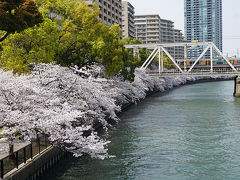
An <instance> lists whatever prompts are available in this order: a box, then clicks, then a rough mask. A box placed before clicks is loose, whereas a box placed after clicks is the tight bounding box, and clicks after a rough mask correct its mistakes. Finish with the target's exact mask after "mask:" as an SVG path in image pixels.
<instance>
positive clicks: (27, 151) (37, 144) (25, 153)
mask: <svg viewBox="0 0 240 180" xmlns="http://www.w3.org/2000/svg"><path fill="white" fill-rule="evenodd" d="M50 146H51V145H50V143H49V141H48V140H47V138H46V137H45V136H43V137H40V140H34V141H32V142H31V143H30V144H28V145H26V146H24V147H23V148H21V149H19V150H17V151H14V153H13V154H11V155H10V154H9V155H7V156H5V157H3V158H2V159H0V179H3V178H4V176H5V175H6V174H7V173H9V172H10V171H12V170H14V169H18V168H19V166H20V165H21V164H25V163H26V162H27V161H28V160H30V159H33V158H34V157H35V156H36V155H38V154H40V153H41V152H42V151H44V150H45V149H47V148H48V147H50Z"/></svg>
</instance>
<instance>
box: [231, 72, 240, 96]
mask: <svg viewBox="0 0 240 180" xmlns="http://www.w3.org/2000/svg"><path fill="white" fill-rule="evenodd" d="M234 83H235V86H234V93H233V95H234V96H235V97H240V77H239V76H236V77H235V79H234Z"/></svg>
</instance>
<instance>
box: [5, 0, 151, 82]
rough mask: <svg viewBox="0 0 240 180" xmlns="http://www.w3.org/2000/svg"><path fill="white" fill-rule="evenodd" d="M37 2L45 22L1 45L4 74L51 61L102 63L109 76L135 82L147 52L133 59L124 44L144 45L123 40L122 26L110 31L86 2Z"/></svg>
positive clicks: (111, 28) (14, 35)
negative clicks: (117, 76)
mask: <svg viewBox="0 0 240 180" xmlns="http://www.w3.org/2000/svg"><path fill="white" fill-rule="evenodd" d="M29 1H30V0H25V1H24V0H23V1H18V2H19V3H20V2H21V3H24V2H29ZM35 2H36V4H37V6H39V11H40V12H41V13H42V14H43V16H44V17H45V21H44V22H43V23H41V24H40V26H34V27H33V28H29V29H26V30H24V31H23V32H21V33H15V34H13V35H11V36H10V38H8V39H7V40H6V41H5V42H4V43H2V54H0V56H1V63H0V65H1V66H2V67H3V68H4V69H5V70H12V69H13V71H14V73H18V74H21V73H26V72H28V71H29V68H28V65H29V63H39V62H44V63H49V62H52V61H55V62H56V63H58V64H61V65H63V66H72V65H77V66H79V67H84V66H86V67H87V66H89V65H92V64H94V63H100V64H102V65H104V67H105V72H106V75H107V76H114V75H116V74H119V73H120V74H122V75H123V77H124V78H125V79H128V80H133V79H134V75H133V73H134V70H135V68H136V67H138V66H140V65H141V63H143V62H144V60H145V59H147V57H148V55H149V52H148V51H147V50H146V49H140V50H139V55H137V56H134V55H133V51H132V50H131V49H126V48H124V44H140V43H142V42H141V41H138V40H133V39H130V38H127V39H124V40H121V31H120V29H119V25H117V24H114V25H113V26H111V27H110V26H107V25H105V24H103V23H102V22H101V21H100V20H99V18H98V16H99V8H98V7H97V5H96V4H94V5H93V6H91V8H89V6H88V4H86V2H85V0H64V1H62V0H36V1H35ZM13 12H14V13H15V11H13ZM0 17H1V16H0ZM19 23H20V24H22V23H23V24H24V22H19ZM25 24H26V23H25ZM0 25H1V24H0ZM28 26H29V24H28ZM25 27H27V26H24V28H25ZM0 30H1V29H0ZM19 30H22V29H21V28H20V27H18V28H17V29H15V30H14V31H19ZM4 31H7V30H6V29H4ZM0 35H1V34H0ZM0 51H1V50H0Z"/></svg>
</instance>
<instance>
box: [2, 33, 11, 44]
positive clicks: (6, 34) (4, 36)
mask: <svg viewBox="0 0 240 180" xmlns="http://www.w3.org/2000/svg"><path fill="white" fill-rule="evenodd" d="M9 34H10V33H9V32H6V33H5V34H4V35H3V36H2V37H0V42H2V41H4V39H6V38H7V37H8V35H9Z"/></svg>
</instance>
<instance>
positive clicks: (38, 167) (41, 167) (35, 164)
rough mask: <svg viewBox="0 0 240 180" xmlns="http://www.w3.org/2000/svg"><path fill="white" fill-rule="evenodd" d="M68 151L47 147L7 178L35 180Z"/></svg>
mask: <svg viewBox="0 0 240 180" xmlns="http://www.w3.org/2000/svg"><path fill="white" fill-rule="evenodd" d="M233 79H234V77H229V78H224V77H219V78H216V77H215V78H212V77H202V78H198V79H197V80H193V81H191V80H188V81H186V82H185V83H184V84H193V83H201V82H212V81H222V80H233ZM184 84H178V85H173V86H170V87H168V86H166V87H165V91H164V92H167V91H168V90H171V89H173V88H174V87H178V86H181V85H184ZM155 93H160V91H158V90H153V91H148V92H147V96H149V95H152V94H155ZM133 104H135V103H134V102H127V103H124V104H121V107H122V111H125V110H127V109H128V107H129V106H131V105H133ZM108 122H109V123H110V124H112V123H113V122H114V121H113V120H110V119H109V120H108ZM93 127H94V129H95V130H96V131H101V130H102V129H103V128H102V127H103V126H102V124H101V123H99V122H98V123H96V124H94V126H93ZM88 134H90V132H86V133H85V135H86V136H87V135H88ZM65 155H66V153H64V152H62V151H61V150H59V149H57V148H54V147H51V148H49V149H47V150H46V151H44V152H42V153H41V154H40V155H38V156H36V157H35V158H34V159H33V160H31V161H29V162H27V163H26V164H25V165H23V166H22V167H21V166H20V168H19V169H17V170H14V171H12V172H10V173H9V174H7V175H6V176H5V179H8V180H25V179H29V180H35V179H38V178H39V177H41V175H42V174H43V173H45V172H47V170H49V168H51V167H52V166H53V165H54V164H55V163H57V162H58V161H59V160H60V159H61V158H62V157H64V156H65Z"/></svg>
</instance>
